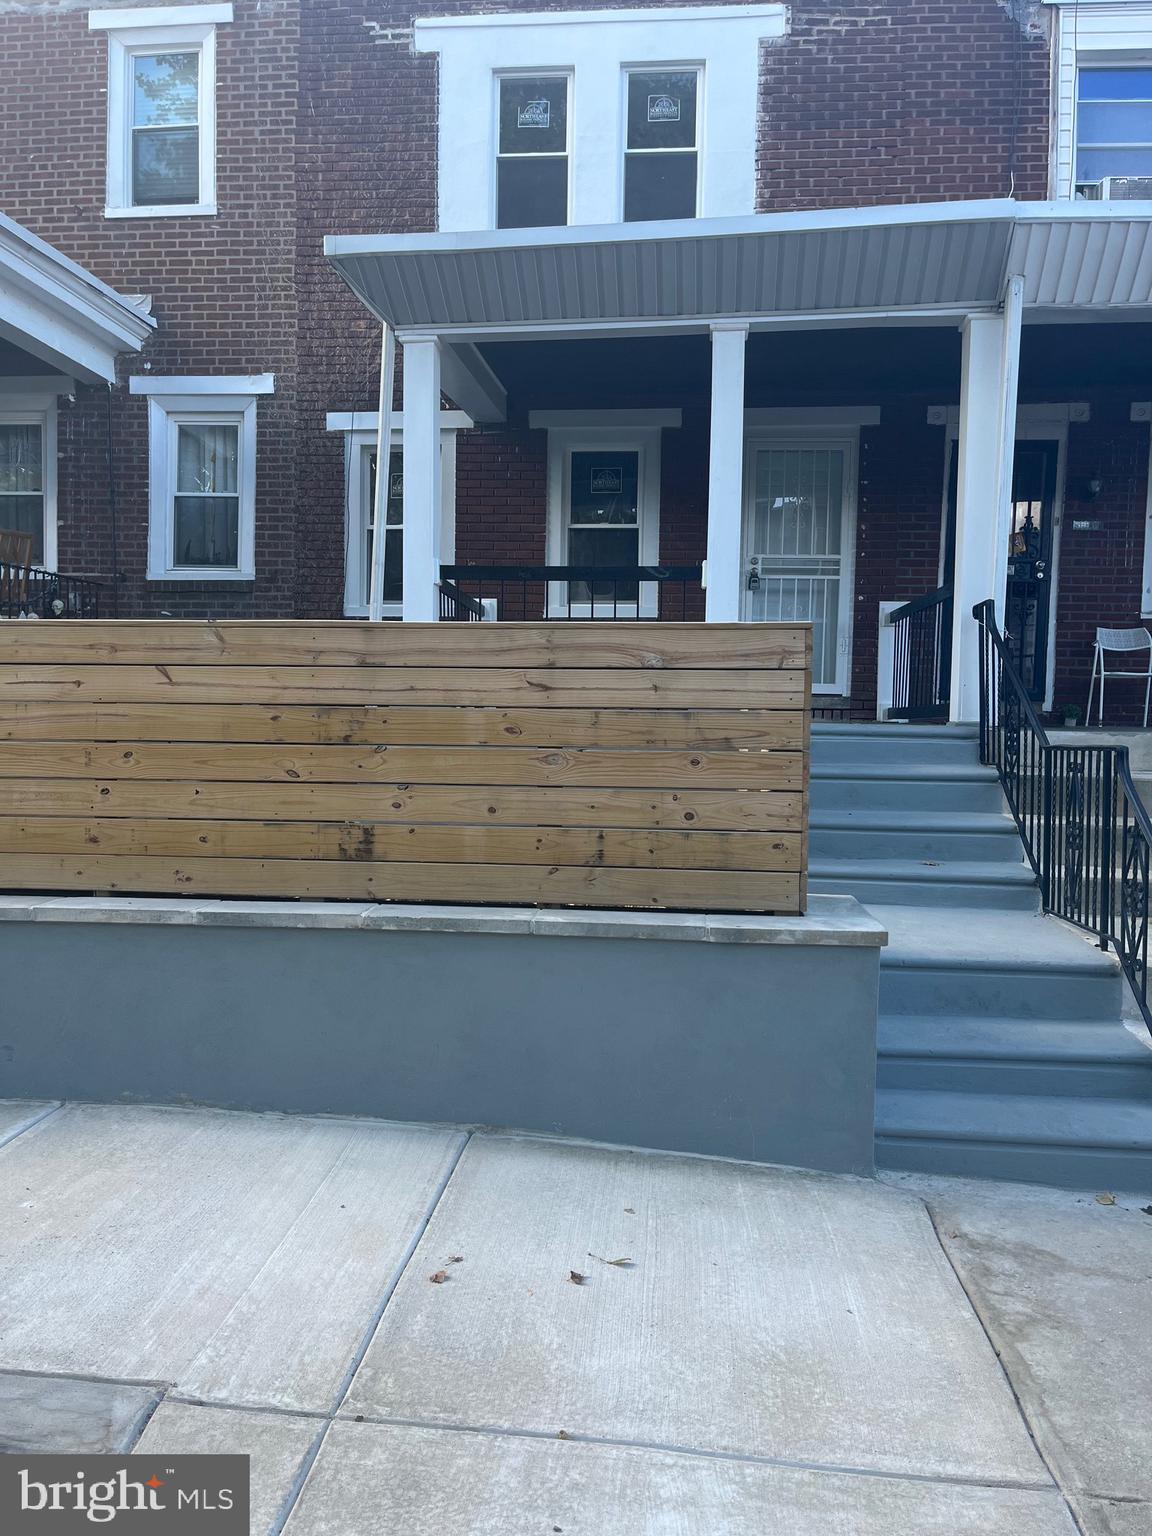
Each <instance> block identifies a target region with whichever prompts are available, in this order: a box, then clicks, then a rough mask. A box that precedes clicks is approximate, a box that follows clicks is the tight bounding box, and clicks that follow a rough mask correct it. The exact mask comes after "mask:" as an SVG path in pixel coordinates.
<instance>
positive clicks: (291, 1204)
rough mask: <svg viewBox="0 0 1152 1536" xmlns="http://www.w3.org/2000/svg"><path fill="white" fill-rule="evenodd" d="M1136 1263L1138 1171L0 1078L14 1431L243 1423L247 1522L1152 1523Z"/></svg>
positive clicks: (572, 1532)
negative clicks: (906, 1167)
mask: <svg viewBox="0 0 1152 1536" xmlns="http://www.w3.org/2000/svg"><path fill="white" fill-rule="evenodd" d="M616 1261H619V1262H616ZM1150 1276H1152V1218H1149V1217H1148V1216H1147V1215H1145V1214H1143V1212H1142V1211H1141V1210H1140V1202H1137V1201H1131V1202H1127V1201H1120V1202H1119V1203H1117V1204H1116V1205H1101V1204H1099V1203H1097V1202H1096V1201H1095V1200H1094V1199H1093V1198H1092V1196H1091V1195H1087V1196H1085V1195H1083V1194H1064V1193H1061V1192H1058V1191H1033V1190H1028V1189H1020V1188H1018V1187H1003V1186H1001V1187H997V1186H980V1185H970V1184H963V1183H959V1182H953V1181H939V1180H938V1181H930V1182H929V1181H919V1182H916V1181H912V1180H910V1179H904V1180H900V1181H898V1182H897V1181H891V1182H887V1183H871V1182H867V1181H863V1180H856V1179H850V1178H836V1177H831V1176H827V1175H815V1174H807V1173H802V1172H796V1171H793V1170H787V1169H777V1168H766V1167H754V1166H749V1165H747V1164H737V1163H730V1162H719V1161H714V1160H709V1159H703V1158H697V1159H692V1158H681V1157H674V1156H670V1155H664V1154H655V1153H643V1152H634V1151H628V1150H623V1149H618V1148H605V1147H599V1146H591V1145H586V1144H579V1143H573V1142H563V1141H555V1140H548V1139H546V1138H541V1137H527V1136H515V1135H497V1134H487V1133H476V1134H472V1135H469V1134H467V1133H466V1132H462V1131H457V1130H454V1129H451V1128H447V1129H446V1128H438V1127H421V1126H404V1125H392V1124H384V1123H379V1122H372V1121H363V1120H358V1121H353V1120H336V1119H305V1118H286V1117H279V1116H271V1115H240V1114H229V1113H225V1112H218V1111H202V1110H179V1109H152V1108H124V1107H112V1106H79V1105H66V1106H56V1105H48V1104H44V1105H29V1104H15V1103H7V1104H0V1450H10V1451H18V1450H23V1451H32V1450H53V1449H68V1450H75V1451H81V1450H102V1449H103V1450H122V1449H128V1448H131V1447H136V1448H137V1449H139V1450H140V1451H142V1452H148V1453H162V1452H173V1453H175V1452H181V1451H182V1452H206V1451H239V1452H247V1453H249V1454H250V1455H251V1457H252V1468H253V1519H252V1530H253V1532H254V1533H260V1536H264V1533H273V1532H279V1531H281V1530H285V1531H286V1532H287V1533H288V1536H369V1533H373V1536H375V1533H377V1532H380V1533H391V1532H397V1533H403V1536H445V1533H447V1532H452V1533H453V1536H468V1533H474V1536H507V1533H516V1536H520V1533H535V1532H540V1533H542V1536H551V1533H554V1532H562V1533H565V1536H577V1533H581V1536H609V1533H616V1532H619V1533H625V1532H627V1533H629V1536H638V1533H640V1536H642V1533H651V1536H665V1533H673V1532H675V1533H676V1536H753V1533H755V1536H761V1533H763V1532H765V1531H771V1532H780V1533H782V1536H826V1533H830V1532H832V1531H837V1532H841V1531H842V1532H844V1533H846V1536H849V1533H850V1536H937V1533H938V1536H1075V1533H1076V1531H1077V1530H1078V1529H1080V1530H1083V1531H1084V1532H1087V1533H1089V1536H1138V1533H1147V1532H1149V1531H1152V1470H1150V1467H1152V1459H1150V1458H1149V1456H1148V1449H1149V1441H1150V1439H1152V1436H1150V1434H1149V1431H1148V1429H1147V1427H1146V1425H1147V1414H1146V1394H1147V1384H1148V1382H1149V1380H1152V1321H1150V1309H1149V1306H1148V1296H1149V1288H1148V1280H1149V1277H1150ZM990 1340H991V1342H990ZM993 1345H995V1348H994V1347H993ZM997 1352H999V1355H1000V1358H999V1359H998V1358H997ZM1073 1511H1075V1514H1074V1513H1073ZM1077 1520H1078V1521H1079V1522H1080V1524H1079V1526H1078V1525H1077Z"/></svg>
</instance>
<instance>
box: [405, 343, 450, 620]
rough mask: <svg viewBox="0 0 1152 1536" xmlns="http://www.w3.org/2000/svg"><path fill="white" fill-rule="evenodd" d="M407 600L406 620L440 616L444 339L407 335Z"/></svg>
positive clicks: (432, 618) (437, 617) (431, 618)
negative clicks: (441, 371) (442, 362)
mask: <svg viewBox="0 0 1152 1536" xmlns="http://www.w3.org/2000/svg"><path fill="white" fill-rule="evenodd" d="M403 344H404V443H403V448H404V602H403V605H402V612H403V617H404V620H405V622H406V623H412V622H414V621H420V620H423V621H425V622H427V621H428V620H435V619H439V617H440V594H439V590H438V587H437V583H438V582H439V580H440V540H441V537H442V528H443V518H442V503H441V495H440V343H439V341H438V340H437V338H436V337H435V336H406V337H405V338H404V343H403Z"/></svg>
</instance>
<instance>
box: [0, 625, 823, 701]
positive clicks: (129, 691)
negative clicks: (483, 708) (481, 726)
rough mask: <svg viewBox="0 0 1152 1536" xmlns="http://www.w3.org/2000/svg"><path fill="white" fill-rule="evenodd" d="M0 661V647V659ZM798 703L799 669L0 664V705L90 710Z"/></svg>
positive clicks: (802, 695)
mask: <svg viewBox="0 0 1152 1536" xmlns="http://www.w3.org/2000/svg"><path fill="white" fill-rule="evenodd" d="M75 622H77V623H79V622H81V621H79V620H77V621H75ZM476 628H477V629H478V628H480V626H479V625H477V626H476ZM3 654H4V652H3V648H2V647H0V655H3ZM804 698H805V689H804V672H803V671H802V670H801V671H796V670H773V669H765V670H762V671H757V670H755V669H748V668H743V669H742V668H733V669H731V670H730V671H708V670H703V669H702V670H700V671H671V670H668V671H663V670H658V669H653V670H649V671H640V670H628V669H625V668H619V669H617V670H603V669H598V668H586V669H582V668H573V669H571V670H559V669H558V670H555V671H549V670H547V669H546V668H539V669H517V668H505V669H501V668H498V667H493V668H489V669H484V668H468V667H416V666H413V667H374V668H371V669H365V668H361V667H303V666H302V667H275V666H272V667H246V666H234V667H212V666H177V665H171V666H169V665H167V664H161V665H158V666H151V667H146V666H135V665H131V666H100V665H95V666H73V665H71V664H70V665H67V666H58V667H57V666H12V665H8V664H4V665H0V703H10V702H13V701H15V700H18V699H32V700H37V701H40V702H66V701H68V700H70V699H71V700H88V701H91V702H92V703H99V704H132V703H152V702H155V703H162V702H167V703H174V702H177V701H179V702H181V703H184V704H229V703H243V704H289V703H307V704H334V703H335V704H358V705H363V704H371V705H394V704H432V705H454V706H455V705H466V704H486V705H489V706H495V707H497V708H519V707H523V706H525V705H530V706H535V707H541V708H554V707H557V706H563V707H567V708H571V707H572V706H574V705H579V706H582V707H585V708H589V709H607V708H615V709H723V708H735V709H741V708H761V709H762V708H765V707H774V708H778V709H802V708H803V707H804Z"/></svg>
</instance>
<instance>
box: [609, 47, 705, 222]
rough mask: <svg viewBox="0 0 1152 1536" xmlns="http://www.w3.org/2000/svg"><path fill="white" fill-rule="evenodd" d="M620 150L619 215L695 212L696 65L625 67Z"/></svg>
mask: <svg viewBox="0 0 1152 1536" xmlns="http://www.w3.org/2000/svg"><path fill="white" fill-rule="evenodd" d="M625 79H626V82H627V87H628V137H627V143H626V147H625V151H624V217H625V219H627V220H639V219H691V218H695V216H696V202H697V182H698V159H699V157H698V153H697V143H696V117H697V102H698V97H699V91H700V71H699V70H698V69H658V70H650V69H631V70H628V71H626V74H625Z"/></svg>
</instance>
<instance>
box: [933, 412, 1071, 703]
mask: <svg viewBox="0 0 1152 1536" xmlns="http://www.w3.org/2000/svg"><path fill="white" fill-rule="evenodd" d="M1059 464H1060V443H1059V441H1058V440H1056V439H1051V438H1017V440H1016V453H1015V459H1014V461H1013V468H1012V534H1011V540H1012V543H1011V547H1010V549H1009V551H1008V584H1007V589H1006V592H1005V598H1004V634H1005V637H1006V638H1007V640H1008V643H1009V645H1010V646H1011V648H1012V650H1013V651H1014V653H1015V657H1016V663H1017V666H1018V667H1019V668H1020V675H1021V677H1022V678H1023V679H1024V681H1025V683H1026V684H1027V686H1028V692H1029V695H1030V696H1031V698H1033V699H1034V700H1036V701H1037V702H1039V703H1042V702H1043V700H1044V696H1045V691H1046V688H1047V680H1048V640H1049V624H1050V620H1051V610H1052V602H1051V596H1052V530H1053V525H1054V523H1055V518H1056V484H1057V473H1058V470H1059ZM956 479H957V468H956V444H955V443H953V444H952V457H951V461H950V464H949V470H948V518H947V528H946V532H945V544H944V584H945V585H949V586H950V585H951V583H952V578H953V572H954V569H955V559H956Z"/></svg>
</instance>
